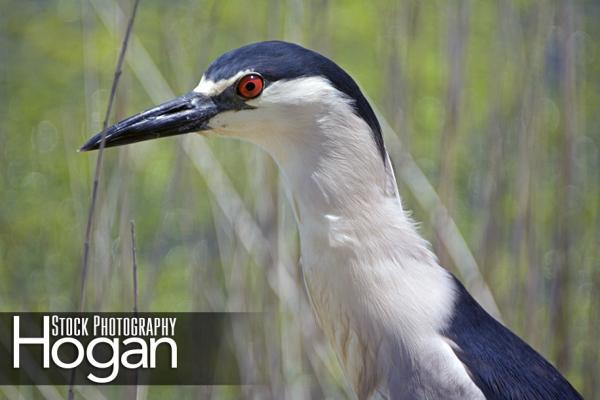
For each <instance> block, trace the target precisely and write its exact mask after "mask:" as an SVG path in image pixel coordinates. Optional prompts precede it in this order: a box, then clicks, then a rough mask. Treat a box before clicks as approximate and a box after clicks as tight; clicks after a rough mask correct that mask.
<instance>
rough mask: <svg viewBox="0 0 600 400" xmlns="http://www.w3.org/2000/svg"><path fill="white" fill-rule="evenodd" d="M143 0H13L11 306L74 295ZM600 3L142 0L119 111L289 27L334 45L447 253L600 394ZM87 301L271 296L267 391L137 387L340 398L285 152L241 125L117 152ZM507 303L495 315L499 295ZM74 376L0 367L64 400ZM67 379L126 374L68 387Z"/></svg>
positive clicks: (170, 392) (506, 316)
mask: <svg viewBox="0 0 600 400" xmlns="http://www.w3.org/2000/svg"><path fill="white" fill-rule="evenodd" d="M132 5H133V2H132V1H130V0H119V1H113V0H97V1H70V0H61V1H59V0H52V1H50V0H44V1H32V0H19V1H11V0H0V311H48V310H50V311H73V310H77V309H78V308H79V287H80V280H81V260H82V248H83V241H84V239H83V238H84V231H85V224H86V218H87V210H88V207H89V201H90V193H91V185H92V179H93V173H94V165H95V162H96V154H97V153H85V154H79V153H77V152H76V149H78V148H79V146H80V145H81V144H82V143H83V142H84V141H85V139H87V138H88V137H89V136H90V135H91V134H94V133H96V132H98V131H100V129H101V125H102V120H103V118H104V113H105V110H106V105H107V101H108V96H109V92H110V86H111V81H112V78H113V73H114V66H115V64H116V59H117V55H118V51H119V48H120V46H121V40H122V38H123V35H124V31H125V28H126V24H127V18H128V16H129V15H130V13H131V9H132ZM598 21H600V3H598V2H597V1H591V0H590V1H583V0H582V1H577V2H571V1H562V2H561V1H522V0H519V1H517V0H514V1H498V2H488V1H475V0H473V1H460V2H445V1H428V2H420V1H417V0H402V1H392V0H377V1H371V2H358V1H328V0H307V1H301V0H287V1H278V0H270V1H267V0H265V1H255V2H251V3H250V2H246V1H218V0H214V1H192V0H179V1H169V2H164V1H158V0H142V1H141V4H140V7H139V10H138V15H137V17H136V20H135V25H134V29H133V35H132V38H131V40H130V44H129V49H128V52H127V54H126V60H125V64H124V69H123V75H122V77H121V82H120V84H119V87H118V90H117V94H116V98H115V107H114V109H113V111H114V112H113V115H112V116H111V122H114V121H116V120H118V119H121V118H123V117H125V116H128V115H130V114H133V113H136V112H139V111H141V110H143V109H146V108H148V107H150V106H152V105H155V104H158V103H159V102H162V101H165V100H167V99H169V98H171V97H172V96H174V95H175V94H177V95H179V94H183V93H186V92H187V91H189V90H190V89H191V88H193V87H194V86H195V85H196V84H197V82H198V81H199V79H200V76H201V74H202V71H203V70H204V69H205V68H206V66H207V65H208V63H209V62H210V61H211V60H212V59H213V58H215V57H216V56H218V55H220V54H221V53H223V52H224V51H227V50H229V49H232V48H235V47H239V46H240V45H243V44H246V43H248V42H252V41H259V40H265V39H285V40H288V41H294V42H297V43H299V44H302V45H304V46H307V47H310V48H312V49H315V50H317V51H319V52H321V53H323V54H325V55H326V56H328V57H330V58H332V59H333V60H335V61H336V62H337V63H338V64H340V65H341V66H342V67H343V68H345V69H346V70H347V71H348V72H349V73H350V74H351V75H352V76H353V77H354V78H355V79H356V80H357V82H358V83H359V85H360V86H361V87H362V89H363V90H364V92H365V93H366V94H367V95H368V97H369V98H370V100H371V102H372V104H373V105H374V106H375V108H376V109H377V112H378V114H379V116H380V120H381V122H382V125H384V126H385V139H386V143H387V144H388V149H389V151H390V155H391V158H392V160H393V161H394V164H395V167H396V174H397V178H398V183H399V186H400V194H401V196H402V198H403V201H404V204H405V207H406V208H408V209H410V210H413V216H414V218H415V219H416V220H417V221H420V222H421V232H422V234H423V235H424V236H425V237H426V238H427V239H428V240H430V241H431V242H432V245H433V247H434V249H435V250H436V252H437V254H438V255H439V258H440V260H441V262H442V263H443V265H444V266H446V267H447V268H448V269H449V270H451V271H453V272H454V273H456V274H457V275H458V276H459V277H461V278H462V280H463V281H465V282H466V284H467V286H468V287H469V289H470V290H471V291H472V292H473V293H474V294H475V295H476V296H477V297H478V298H479V299H481V301H482V302H483V303H484V304H485V306H486V308H488V310H490V311H491V312H494V313H497V314H496V315H500V317H501V319H502V321H503V322H504V323H505V324H507V325H508V326H509V327H511V329H513V330H514V331H515V332H516V333H518V334H519V335H520V336H522V337H523V338H525V339H526V340H527V341H528V342H529V343H530V344H531V345H532V346H533V347H534V348H535V349H537V350H538V351H540V352H541V353H542V354H543V355H544V356H545V357H547V358H548V359H549V360H551V361H552V362H553V363H554V364H555V365H556V366H557V367H558V368H559V369H560V370H561V371H562V372H563V373H564V374H565V375H566V376H567V377H568V379H569V380H570V381H571V382H572V383H573V385H574V386H575V387H576V388H578V389H579V390H580V391H581V392H582V393H583V394H584V396H585V397H586V398H587V399H600V379H599V377H600V365H599V363H600V349H599V346H598V344H597V340H598V338H599V337H600V247H599V245H600V109H599V107H600V46H599V45H598V43H599V42H600V24H599V23H598ZM104 154H105V158H104V165H103V168H102V180H101V183H100V187H99V197H98V204H97V208H96V216H95V221H94V225H93V234H92V240H93V241H92V244H91V249H90V251H91V253H90V264H89V274H88V276H87V280H86V289H85V310H86V311H129V310H131V309H132V303H133V300H132V297H133V295H132V289H131V287H132V278H131V276H132V273H131V265H132V257H131V236H130V230H129V229H130V228H129V224H130V221H131V220H133V221H135V225H136V235H137V256H138V270H139V280H140V283H139V302H140V306H139V308H140V310H142V311H268V312H274V313H275V315H276V316H277V319H276V321H275V323H274V326H273V327H270V328H269V329H266V330H265V333H264V334H265V335H268V337H269V340H270V343H272V346H271V348H270V351H271V352H272V354H269V355H268V357H269V359H271V360H272V363H271V367H270V368H271V369H270V371H271V376H270V377H271V379H270V380H271V383H270V385H268V386H265V387H145V388H140V393H139V395H140V398H142V399H146V398H148V399H162V398H173V397H175V396H177V397H178V398H180V399H191V398H203V399H204V398H214V399H235V398H239V397H244V398H286V399H307V398H350V393H349V391H348V387H347V386H346V384H345V383H344V380H343V379H342V376H341V373H340V370H339V369H338V367H337V364H336V360H335V356H334V355H333V353H332V352H331V351H330V349H329V348H328V345H327V343H326V342H325V341H324V339H323V337H322V336H321V333H320V332H319V330H318V329H317V328H316V326H315V323H314V320H313V317H312V314H311V312H310V307H309V306H308V303H307V300H306V296H305V294H304V291H303V287H302V283H301V280H300V279H299V276H300V275H299V271H298V267H297V259H298V243H297V241H298V238H297V234H296V231H295V225H294V220H293V216H292V214H291V211H290V208H289V206H288V204H287V202H286V199H285V196H284V194H283V190H282V187H281V185H280V180H279V177H278V173H277V170H276V167H275V165H274V163H273V162H272V161H271V159H270V158H269V157H268V156H267V155H266V154H264V153H263V152H261V151H260V150H258V149H257V148H255V147H252V146H250V145H248V144H245V143H240V142H236V141H233V140H223V139H216V138H208V139H205V138H200V137H195V136H193V135H188V136H187V137H185V138H180V139H178V138H171V139H162V140H160V141H152V142H146V143H140V144H136V145H132V146H128V147H119V148H114V149H109V150H107V151H106V152H105V153H104ZM498 313H499V314H498ZM66 390H67V388H66V387H47V386H46V387H20V388H16V387H7V386H6V387H0V398H26V399H30V398H50V399H58V398H63V397H64V396H65V394H66ZM76 394H77V398H82V399H98V400H99V399H111V398H126V396H129V395H130V394H131V388H126V387H110V386H108V387H107V386H102V387H78V388H76Z"/></svg>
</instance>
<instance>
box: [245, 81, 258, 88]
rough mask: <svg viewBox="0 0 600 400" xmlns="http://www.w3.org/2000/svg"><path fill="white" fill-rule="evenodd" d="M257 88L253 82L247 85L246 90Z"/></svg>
mask: <svg viewBox="0 0 600 400" xmlns="http://www.w3.org/2000/svg"><path fill="white" fill-rule="evenodd" d="M255 87H256V85H255V84H254V83H252V82H248V83H246V90H254V88H255Z"/></svg>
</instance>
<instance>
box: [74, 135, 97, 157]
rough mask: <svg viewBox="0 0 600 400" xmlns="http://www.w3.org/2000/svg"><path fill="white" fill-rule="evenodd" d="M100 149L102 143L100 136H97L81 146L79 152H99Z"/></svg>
mask: <svg viewBox="0 0 600 400" xmlns="http://www.w3.org/2000/svg"><path fill="white" fill-rule="evenodd" d="M99 147H100V141H99V140H98V135H95V136H93V137H91V138H90V139H88V141H87V142H85V143H84V144H83V146H81V147H80V148H79V150H77V152H78V153H83V152H87V151H92V150H97V149H98V148H99Z"/></svg>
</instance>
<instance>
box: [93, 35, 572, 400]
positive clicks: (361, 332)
mask: <svg viewBox="0 0 600 400" xmlns="http://www.w3.org/2000/svg"><path fill="white" fill-rule="evenodd" d="M187 132H200V133H202V134H206V133H213V134H216V135H219V136H226V137H235V138H239V139H243V140H247V141H249V142H252V143H254V144H257V145H259V146H261V147H262V148H264V149H265V150H266V151H267V152H268V153H269V154H271V156H272V157H273V158H274V159H275V161H276V162H277V164H278V166H279V168H280V170H281V173H282V174H283V177H284V181H285V183H286V185H287V189H288V193H289V197H290V198H289V200H290V202H291V204H292V208H293V210H294V213H295V216H296V221H297V225H298V230H299V233H300V243H301V244H300V246H301V260H302V268H303V274H304V279H305V284H306V289H307V292H308V295H309V298H310V301H311V303H312V307H313V310H314V313H315V315H316V318H317V321H318V323H319V325H320V326H321V328H322V329H323V331H324V332H325V334H326V336H327V337H328V339H329V340H330V342H331V345H332V346H333V348H334V349H335V351H336V353H337V356H338V359H339V362H340V364H341V366H342V369H343V370H344V373H345V375H346V377H347V379H348V380H349V382H350V383H351V385H352V388H353V389H354V391H355V393H356V395H357V397H358V398H360V399H365V398H369V397H371V396H373V397H377V396H379V397H383V398H390V399H450V400H453V399H515V400H516V399H540V400H541V399H544V400H549V399H563V400H564V399H579V398H581V396H580V395H579V394H578V393H577V392H576V391H575V389H573V387H572V386H571V385H570V384H569V382H567V381H566V380H565V379H564V378H563V377H562V376H561V375H560V373H559V372H558V371H557V370H556V369H555V368H554V367H553V366H552V365H550V364H549V363H548V362H547V361H546V360H544V358H542V357H541V356H540V355H539V354H538V353H536V352H535V351H534V350H533V349H532V348H531V347H529V346H528V345H527V344H526V343H525V342H523V341H522V340H521V339H519V338H518V337H517V336H515V335H514V334H513V333H511V332H510V331H509V330H508V329H507V328H505V327H504V326H503V325H502V324H500V323H499V322H497V321H496V320H495V319H494V318H492V317H491V316H490V315H489V314H488V313H486V312H485V311H484V310H483V308H482V307H481V306H480V305H479V304H478V303H477V302H476V301H475V300H474V299H473V298H472V297H471V295H470V294H469V293H468V292H467V291H466V290H465V288H464V287H463V285H462V284H461V283H460V282H459V281H458V280H457V279H456V278H455V277H454V276H452V274H450V273H449V272H448V271H446V270H445V269H444V268H442V267H441V266H440V265H439V264H438V261H437V259H436V257H435V255H434V254H433V253H432V252H431V251H430V249H429V245H428V243H427V242H426V241H425V240H424V239H422V238H421V237H420V236H419V234H418V233H417V231H416V229H415V226H414V224H413V222H412V220H411V219H410V218H409V217H408V216H407V214H406V213H405V212H404V211H403V209H402V205H401V202H400V197H399V195H398V189H397V186H396V181H395V178H394V173H393V170H392V166H391V163H390V160H389V158H388V155H387V152H386V149H385V147H384V144H383V139H382V135H381V128H380V126H379V123H378V121H377V118H376V117H375V114H374V112H373V110H372V109H371V107H370V106H369V103H368V102H367V100H366V99H365V97H364V96H363V95H362V93H361V92H360V90H359V88H358V86H357V85H356V83H355V82H354V81H353V80H352V78H351V77H350V76H349V75H348V74H347V73H346V72H344V71H343V70H342V69H341V68H340V67H339V66H337V65H336V64H335V63H334V62H332V61H331V60H329V59H327V58H325V57H323V56H321V55H320V54H317V53H315V52H313V51H311V50H307V49H305V48H302V47H300V46H297V45H294V44H290V43H285V42H279V41H270V42H261V43H255V44H250V45H247V46H244V47H241V48H239V49H236V50H232V51H230V52H227V53H225V54H224V55H222V56H221V57H219V58H218V59H217V60H215V61H214V62H213V63H212V64H211V65H210V66H209V67H208V70H207V71H206V73H205V74H204V75H203V76H202V79H201V80H200V83H199V85H198V86H197V87H196V88H195V89H194V90H193V91H191V92H190V93H188V94H186V95H184V96H181V97H178V98H176V99H174V100H171V101H169V102H166V103H164V104H162V105H159V106H157V107H155V108H151V109H149V110H147V111H144V112H143V113H141V114H138V115H135V116H133V117H130V118H127V119H125V120H124V121H121V122H119V123H117V124H116V125H114V126H112V127H110V128H109V129H108V130H107V131H106V146H108V147H110V146H119V145H122V144H127V143H133V142H138V141H142V140H147V139H154V138H160V137H164V136H171V135H179V134H183V133H187ZM100 141H101V134H98V135H96V136H94V137H92V138H91V139H90V140H89V141H88V142H87V143H86V144H84V145H83V147H82V148H81V149H82V150H84V151H86V150H92V149H97V148H98V147H99V145H100Z"/></svg>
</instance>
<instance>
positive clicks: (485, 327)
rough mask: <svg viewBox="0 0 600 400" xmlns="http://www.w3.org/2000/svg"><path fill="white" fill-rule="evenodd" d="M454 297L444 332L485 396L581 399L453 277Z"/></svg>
mask: <svg viewBox="0 0 600 400" xmlns="http://www.w3.org/2000/svg"><path fill="white" fill-rule="evenodd" d="M454 281H455V284H456V290H457V301H456V304H455V306H454V316H453V318H452V320H451V323H450V325H449V326H448V328H447V329H446V330H445V331H444V332H443V334H444V336H446V337H448V338H449V339H450V340H452V341H453V342H455V343H456V344H457V345H458V348H457V349H456V350H455V351H456V355H457V356H458V358H459V359H460V360H461V361H462V363H463V364H464V365H465V366H466V367H467V370H468V371H469V373H470V374H471V377H472V378H473V381H474V382H475V384H476V385H477V386H478V387H479V388H480V389H481V391H482V392H483V393H484V395H485V396H486V398H487V399H488V400H551V399H556V400H558V399H560V400H571V399H582V397H581V395H580V394H579V393H577V391H576V390H575V389H574V388H573V387H572V386H571V384H570V383H569V382H568V381H567V380H566V379H565V378H564V377H563V376H562V375H561V374H560V373H559V372H558V371H557V370H556V368H554V367H553V366H552V365H551V364H550V363H549V362H547V361H546V360H545V359H544V358H543V357H542V356H540V355H539V354H538V353H537V352H536V351H535V350H533V349H532V348H531V347H530V346H529V345H527V343H525V342H524V341H523V340H521V339H520V338H518V337H517V336H516V335H515V334H513V333H512V332H511V331H509V330H508V329H507V328H506V327H504V326H503V325H502V324H501V323H499V322H498V321H496V320H495V319H494V318H493V317H491V316H490V315H489V314H488V313H487V312H486V311H485V310H484V309H483V308H482V307H481V306H480V305H479V304H478V303H477V302H476V301H475V300H474V299H473V297H471V295H470V294H469V293H468V292H467V290H466V289H465V288H464V286H463V285H462V284H461V283H460V282H459V281H458V280H457V279H456V278H454Z"/></svg>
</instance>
